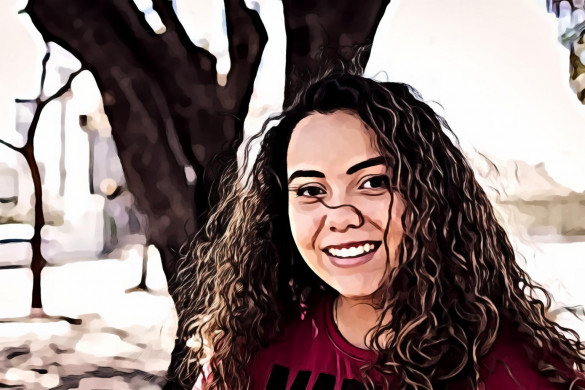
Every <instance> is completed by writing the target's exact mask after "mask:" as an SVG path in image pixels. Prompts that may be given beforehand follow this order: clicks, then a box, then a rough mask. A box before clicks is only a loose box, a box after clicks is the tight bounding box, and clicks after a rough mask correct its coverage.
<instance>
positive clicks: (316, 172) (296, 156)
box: [175, 71, 585, 390]
mask: <svg viewBox="0 0 585 390" xmlns="http://www.w3.org/2000/svg"><path fill="white" fill-rule="evenodd" d="M271 121H272V122H278V123H277V124H276V125H275V126H273V127H271V128H270V129H269V130H266V129H268V124H267V125H266V126H265V130H264V131H263V136H264V138H263V142H262V147H261V150H260V153H259V155H258V158H257V159H256V162H255V164H254V166H253V169H252V171H251V173H250V174H249V175H247V176H244V174H243V173H242V172H240V171H238V169H237V168H236V167H237V164H236V163H235V162H234V163H233V164H232V165H231V167H230V169H228V170H227V171H226V174H225V175H224V178H223V181H222V183H220V187H221V189H222V191H223V193H222V200H221V202H220V203H219V204H218V206H217V208H216V209H215V210H214V211H213V213H212V214H211V215H210V218H209V222H208V223H207V225H206V226H205V228H204V229H202V230H201V232H200V233H199V234H198V235H197V237H196V238H195V239H194V240H193V241H192V243H191V245H190V248H189V250H188V253H187V255H186V256H185V257H184V258H183V260H182V266H181V271H180V272H179V276H178V279H177V281H176V282H177V283H178V288H179V289H180V292H181V297H182V298H181V300H180V301H179V302H178V309H179V313H180V324H179V325H180V335H179V336H180V338H181V340H182V341H183V342H184V343H185V348H186V350H185V352H186V354H185V359H184V361H183V364H182V365H181V366H180V367H179V369H178V371H177V372H176V373H175V375H176V376H177V377H178V379H179V380H180V381H181V382H182V383H183V384H184V385H185V386H186V387H187V388H188V387H191V386H192V385H193V382H195V381H197V383H196V386H195V387H196V388H205V389H245V388H249V389H271V390H281V389H282V390H284V389H287V390H288V389H324V390H327V389H331V390H340V389H360V388H384V389H390V388H392V389H405V388H406V389H475V388H484V389H517V388H525V389H536V388H538V389H564V388H569V387H570V386H571V385H572V386H573V387H572V388H574V389H577V388H581V387H579V386H583V383H585V381H582V380H581V379H580V378H581V375H580V374H579V373H578V371H575V370H574V365H576V366H577V367H578V368H582V366H583V364H584V363H585V359H584V357H583V354H582V353H583V350H584V347H583V346H582V344H581V343H580V341H579V339H578V336H577V335H576V334H575V333H574V332H571V331H570V330H568V329H564V328H561V327H560V326H558V325H557V324H555V323H554V322H551V321H550V320H548V319H547V318H546V317H545V309H546V305H545V304H544V303H542V302H541V301H539V300H537V299H535V298H533V296H534V293H535V292H540V293H542V294H544V296H546V297H547V298H548V297H549V295H548V294H547V293H546V291H544V290H542V289H541V288H540V287H538V286H536V285H535V284H534V283H533V282H532V281H531V280H530V278H529V277H528V275H526V274H525V273H524V272H523V271H522V270H521V269H520V268H519V267H518V265H517V264H516V261H515V257H514V252H513V250H512V248H511V246H510V243H509V242H508V239H507V237H506V234H505V233H504V231H503V229H502V228H501V226H500V225H499V224H498V223H497V221H496V219H495V217H494V214H493V211H492V207H491V205H490V203H489V201H488V200H487V197H486V195H485V193H484V192H483V190H482V189H481V187H480V186H479V185H478V183H477V182H476V181H475V179H474V176H473V172H472V170H471V169H470V167H469V165H468V164H467V162H466V161H465V158H464V157H463V155H462V153H461V152H460V150H459V149H458V147H457V146H456V145H455V144H454V143H453V142H452V141H451V138H450V137H449V136H448V135H447V134H446V131H447V132H448V131H449V129H448V127H447V125H446V123H445V121H444V120H442V119H441V118H440V117H438V116H437V115H436V114H435V113H434V112H433V111H432V109H431V108H430V107H429V106H428V105H426V104H425V103H424V102H422V101H421V100H420V98H419V97H418V94H417V93H416V92H415V91H414V90H413V89H412V88H410V87H409V86H407V85H404V84H399V83H378V82H375V81H372V80H369V79H366V78H363V77H361V76H358V75H352V74H348V73H343V72H333V71H332V72H330V73H329V74H328V75H325V76H323V77H322V78H320V79H319V80H317V81H315V82H313V83H310V84H309V85H308V86H307V88H306V90H305V91H303V92H302V93H300V94H299V96H298V97H297V99H296V100H295V102H294V103H293V104H292V105H291V107H290V108H289V109H287V110H286V111H285V112H283V113H282V114H281V115H279V116H278V117H275V118H273V119H271ZM271 121H269V122H271ZM243 165H244V166H246V163H244V164H243ZM234 183H240V184H239V185H235V184H234ZM566 335H570V336H571V337H570V338H567V336H566Z"/></svg>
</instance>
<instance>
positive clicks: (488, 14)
mask: <svg viewBox="0 0 585 390" xmlns="http://www.w3.org/2000/svg"><path fill="white" fill-rule="evenodd" d="M176 1H177V2H176V6H177V9H178V10H179V12H181V9H184V10H185V12H186V13H185V14H184V15H181V14H180V16H181V19H182V20H183V21H184V22H185V23H188V22H189V20H191V19H190V18H189V14H190V15H198V14H199V15H200V16H201V14H206V15H207V16H208V17H205V18H202V17H198V18H194V19H193V20H194V22H196V23H197V24H198V27H197V28H188V29H187V30H188V31H189V32H190V33H192V35H193V38H194V40H197V38H196V36H197V35H201V37H200V38H205V40H206V41H207V42H208V45H209V46H208V47H209V48H210V49H213V50H212V51H217V53H216V55H218V56H220V57H221V51H222V50H225V48H226V47H225V44H224V43H225V42H224V41H222V40H224V39H225V38H224V37H223V36H222V34H223V27H222V26H223V20H222V14H221V12H220V11H221V9H222V7H221V2H219V1H216V0H213V1H211V0H210V1H211V3H208V2H204V1H201V2H199V4H201V7H199V9H198V10H197V9H195V8H197V7H195V8H194V7H192V4H193V3H194V2H186V1H185V0H176ZM216 3H218V4H219V5H218V4H216ZM249 3H251V2H249ZM258 3H259V4H260V7H261V11H262V18H263V19H264V20H265V21H268V20H275V21H279V22H280V23H282V21H283V19H282V15H281V14H279V15H277V16H276V17H275V18H273V19H271V18H270V13H279V12H281V11H280V10H281V9H282V8H281V5H280V4H281V2H279V1H276V0H263V1H259V2H258ZM187 4H191V6H189V7H188V8H187V6H186V5H187ZM206 4H207V5H210V4H215V5H214V6H213V7H211V6H206ZM275 5H276V6H275ZM22 6H23V2H22V1H15V0H8V1H6V0H4V1H2V2H0V8H1V9H0V15H2V16H0V22H2V23H0V37H2V38H0V53H2V55H1V57H0V86H2V87H1V88H0V118H3V119H2V120H1V121H0V122H1V124H2V128H1V129H0V137H1V138H2V139H5V140H10V139H11V135H10V127H11V126H12V125H11V124H12V123H14V119H13V118H14V107H13V104H14V103H12V102H13V100H14V98H17V97H18V98H23V97H25V98H26V97H29V98H30V97H32V96H31V93H32V94H34V92H35V90H34V88H33V86H34V84H35V83H34V82H35V81H38V77H39V75H40V72H39V71H40V66H39V65H40V60H41V56H42V54H43V51H44V45H42V41H41V40H40V35H39V34H38V32H36V31H35V30H34V28H33V27H32V24H31V23H30V20H29V19H28V17H27V15H17V14H16V10H18V9H19V8H21V7H22ZM197 11H199V12H197ZM204 23H206V24H207V25H204ZM265 23H266V22H265ZM212 27H213V28H212ZM267 29H268V30H269V33H270V34H272V40H271V41H269V45H268V46H267V48H266V50H265V56H264V58H263V64H262V68H261V70H260V72H259V77H258V79H257V80H256V91H255V92H256V93H255V100H254V101H253V102H252V103H251V111H252V112H258V113H259V114H260V115H266V114H267V112H266V109H267V108H268V106H270V107H272V108H278V106H279V104H280V101H279V99H276V98H275V97H274V92H275V91H276V92H280V91H282V89H283V71H284V69H280V70H279V69H276V68H283V67H284V61H283V59H284V50H285V41H284V36H283V31H284V30H283V27H280V28H279V27H278V26H277V25H274V26H272V25H267ZM557 34H558V33H557V22H556V19H555V17H554V16H553V15H552V14H547V13H546V11H545V9H544V8H543V6H542V4H541V2H539V1H538V0H516V1H509V0H490V1H489V2H487V1H478V0H442V1H435V0H408V1H405V0H402V1H401V0H392V1H391V4H390V6H389V7H388V9H387V12H386V14H385V16H384V18H383V20H382V23H381V25H380V27H379V29H378V33H377V36H376V41H375V43H374V47H373V52H372V57H371V60H370V63H369V65H368V73H369V74H371V75H373V74H375V73H376V72H377V71H379V70H384V71H386V73H387V74H388V75H389V78H390V79H391V80H397V81H403V82H407V83H410V84H412V85H413V86H414V87H415V88H417V89H419V90H420V91H421V92H422V93H423V96H424V97H425V98H426V99H428V100H435V101H437V102H439V103H440V104H441V105H442V106H443V107H444V111H443V112H442V114H443V115H444V116H445V117H446V118H447V120H448V122H449V123H450V124H451V127H452V128H453V129H454V131H455V132H456V134H457V135H458V136H459V137H460V138H461V139H462V141H463V143H464V144H470V145H472V146H473V147H475V148H476V149H478V150H479V151H481V152H483V153H485V154H487V155H489V156H493V157H494V158H496V159H497V160H500V159H501V160H508V159H515V160H524V161H526V162H528V163H529V164H537V163H539V162H544V163H545V168H546V170H547V172H548V173H549V174H550V175H551V176H552V177H553V178H554V179H555V180H556V181H557V182H559V183H560V184H562V185H564V186H566V187H569V188H571V189H573V190H574V191H577V192H581V191H584V190H585V168H584V167H585V153H582V150H583V148H584V147H585V130H584V124H585V108H584V107H583V106H582V105H581V104H580V103H579V102H578V100H577V98H576V97H575V95H574V93H573V91H571V89H570V87H569V63H568V59H569V53H568V51H567V50H566V49H564V48H563V47H562V46H561V45H560V44H559V43H558V40H557ZM216 41H217V42H216ZM222 61H223V62H222V64H223V65H221V66H220V67H222V66H225V64H229V59H226V58H225V57H222ZM226 61H227V62H226ZM218 65H220V64H218ZM262 111H264V113H263V114H262ZM269 111H270V110H269ZM250 119H251V118H249V119H248V120H247V122H248V124H250V125H252V124H257V123H259V122H260V121H257V120H250Z"/></svg>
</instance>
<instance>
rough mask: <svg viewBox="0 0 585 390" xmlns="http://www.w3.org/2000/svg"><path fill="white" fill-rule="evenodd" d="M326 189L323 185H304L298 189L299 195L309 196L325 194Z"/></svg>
mask: <svg viewBox="0 0 585 390" xmlns="http://www.w3.org/2000/svg"><path fill="white" fill-rule="evenodd" d="M324 193H325V191H324V190H323V188H321V187H317V186H307V187H302V188H299V189H298V190H297V196H308V197H315V196H319V195H323V194H324Z"/></svg>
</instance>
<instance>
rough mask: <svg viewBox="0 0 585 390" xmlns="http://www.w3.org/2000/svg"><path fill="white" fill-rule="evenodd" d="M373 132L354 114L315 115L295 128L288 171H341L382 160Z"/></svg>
mask: <svg viewBox="0 0 585 390" xmlns="http://www.w3.org/2000/svg"><path fill="white" fill-rule="evenodd" d="M379 155H380V153H379V152H378V151H377V148H376V147H375V139H374V134H373V131H372V130H371V129H370V128H368V127H367V126H366V125H365V124H364V123H363V122H362V120H361V119H360V118H359V117H358V116H357V115H356V114H353V113H351V112H347V111H335V112H333V113H330V114H321V113H315V114H311V115H309V116H307V117H305V118H304V119H303V120H301V121H300V122H299V123H298V124H297V126H295V128H294V130H293V132H292V135H291V139H290V143H289V146H288V151H287V170H288V171H289V173H290V171H291V170H292V169H306V168H314V167H315V166H317V167H318V166H330V165H334V166H336V167H337V168H339V169H343V168H344V167H345V168H347V167H350V166H352V165H354V164H356V163H359V162H361V161H364V160H367V159H370V158H374V157H377V156H379Z"/></svg>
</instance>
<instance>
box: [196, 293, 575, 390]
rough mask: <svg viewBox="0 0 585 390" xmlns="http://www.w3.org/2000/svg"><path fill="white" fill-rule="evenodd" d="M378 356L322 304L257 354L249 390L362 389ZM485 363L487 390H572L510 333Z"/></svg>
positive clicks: (500, 338)
mask: <svg viewBox="0 0 585 390" xmlns="http://www.w3.org/2000/svg"><path fill="white" fill-rule="evenodd" d="M375 356H376V354H375V352H373V351H370V350H365V349H361V348H358V347H356V346H354V345H352V344H350V343H349V342H348V341H347V340H345V339H344V337H343V336H342V335H341V333H339V330H338V329H337V327H336V325H335V323H334V321H333V315H332V308H331V300H330V299H322V300H320V301H319V302H317V303H316V305H314V307H313V308H312V309H311V310H310V311H309V312H308V313H307V315H306V317H305V318H304V319H300V318H299V319H298V320H297V321H294V322H293V323H290V324H288V325H286V326H285V327H284V328H283V333H282V337H281V338H280V339H279V341H276V342H274V343H273V344H272V345H270V346H269V347H268V348H267V349H261V350H260V351H259V352H258V353H257V354H256V356H255V357H254V359H253V361H252V362H251V363H250V365H249V367H248V370H247V371H248V374H249V375H250V376H251V387H250V389H251V390H305V389H319V390H352V389H356V390H357V389H363V388H364V387H363V386H362V385H361V382H360V380H359V379H360V378H361V375H360V367H362V366H363V365H365V364H366V363H368V362H370V361H373V360H374V359H375ZM481 363H482V364H481V367H482V370H481V371H480V373H481V378H482V380H483V381H484V384H485V387H483V389H485V390H496V389H497V390H507V389H510V390H511V389H514V390H517V389H526V390H555V389H562V388H567V386H565V387H560V386H559V385H554V384H553V383H551V382H549V381H548V380H547V379H546V378H544V377H542V376H540V375H539V373H538V372H537V370H536V369H535V368H534V367H533V366H532V365H531V363H530V361H529V359H528V355H527V352H526V351H525V349H524V348H523V347H522V345H521V344H519V343H518V341H517V340H516V339H515V338H514V337H513V336H512V335H511V333H510V332H509V331H503V332H500V335H499V336H498V339H497V340H496V342H495V343H494V345H493V347H492V349H491V351H490V353H488V355H487V356H486V357H484V358H483V359H482V362H481ZM376 374H377V375H378V376H377V377H376V376H375V375H376ZM370 375H371V376H372V377H373V379H374V380H375V381H377V382H378V383H382V380H381V377H380V376H379V375H380V374H379V373H377V372H374V371H372V372H371V373H370ZM389 379H390V381H391V382H392V378H389ZM196 388H197V387H196ZM460 388H462V389H467V388H468V387H466V386H465V385H463V386H462V387H460ZM480 388H482V387H480Z"/></svg>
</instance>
